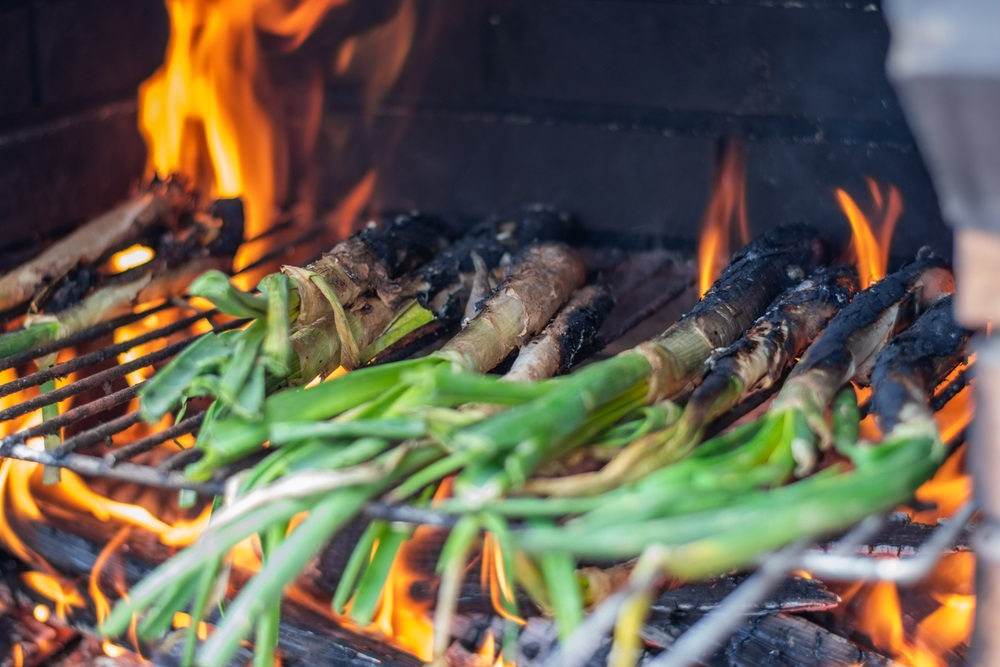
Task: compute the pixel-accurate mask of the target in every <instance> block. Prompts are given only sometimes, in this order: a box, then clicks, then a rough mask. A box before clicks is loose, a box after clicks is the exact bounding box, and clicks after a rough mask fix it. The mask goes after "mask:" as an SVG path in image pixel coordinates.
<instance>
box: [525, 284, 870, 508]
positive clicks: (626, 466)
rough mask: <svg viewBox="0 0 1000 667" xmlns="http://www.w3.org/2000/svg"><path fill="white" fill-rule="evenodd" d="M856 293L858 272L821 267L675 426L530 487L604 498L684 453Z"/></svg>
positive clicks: (725, 355) (776, 374) (723, 361)
mask: <svg viewBox="0 0 1000 667" xmlns="http://www.w3.org/2000/svg"><path fill="white" fill-rule="evenodd" d="M857 289H858V286H857V274H856V272H855V271H854V270H853V269H851V268H846V267H833V268H824V269H820V270H819V271H818V272H817V273H815V274H814V275H813V276H812V277H810V278H809V279H808V280H805V281H803V282H802V283H800V284H799V285H797V286H795V287H793V288H790V289H789V290H787V291H786V292H785V293H784V294H782V295H781V296H779V297H778V298H777V299H776V300H775V301H774V302H773V303H772V304H771V306H770V307H769V308H768V310H767V312H766V313H764V315H763V316H761V318H760V319H758V320H757V322H755V323H754V326H753V327H752V328H751V329H750V330H749V331H748V332H747V333H746V335H744V336H743V337H742V338H741V339H740V340H738V341H737V342H736V343H734V344H733V345H731V346H730V347H728V348H727V349H725V350H724V351H722V352H720V353H717V354H715V355H713V357H712V359H711V360H710V361H709V367H710V369H709V371H708V373H707V375H706V376H705V377H704V379H703V380H702V381H701V384H700V385H699V386H698V387H697V389H695V391H694V392H693V393H692V394H691V396H690V397H689V398H688V401H687V404H686V405H685V407H684V411H683V413H681V417H680V419H678V421H677V422H675V423H674V424H671V425H670V426H667V427H665V428H663V429H660V430H657V431H655V432H653V433H650V434H648V435H645V436H643V437H641V438H638V439H637V440H636V441H635V442H633V443H632V444H630V445H629V446H628V447H626V448H625V449H624V450H622V451H621V452H620V453H619V454H617V455H616V456H615V457H614V458H613V459H612V460H611V461H610V462H609V463H608V464H607V465H606V466H605V467H604V468H603V469H601V470H600V471H599V472H595V473H583V474H579V475H571V476H564V477H554V478H537V479H534V480H531V481H530V482H528V484H527V485H526V489H525V490H526V491H527V492H528V493H534V494H539V495H553V496H580V495H590V494H594V493H600V492H603V491H606V490H608V489H611V488H613V487H615V486H617V485H618V484H620V483H622V482H628V481H632V480H634V479H637V478H638V477H640V476H642V475H643V474H644V473H647V472H649V471H650V470H655V469H657V468H659V467H661V466H663V465H666V464H667V463H670V462H671V461H675V460H678V459H680V458H682V457H683V456H685V455H687V454H688V453H689V452H690V451H691V450H692V449H693V448H694V447H695V446H696V445H697V444H698V443H699V442H700V441H701V436H702V433H703V432H704V429H705V428H706V427H707V426H708V424H709V423H710V422H711V420H713V419H715V418H716V417H718V416H720V415H722V414H723V413H725V412H727V411H728V410H729V409H730V408H732V407H733V406H734V405H736V404H737V403H738V402H739V401H740V400H743V399H744V398H746V397H747V396H749V395H750V394H752V393H755V392H758V391H763V390H766V389H767V388H769V387H771V386H773V385H774V384H775V383H776V382H778V381H779V380H780V379H781V378H782V377H783V376H784V374H785V372H786V371H787V370H788V368H790V367H791V366H792V364H794V363H795V360H796V359H797V358H798V357H799V355H801V354H802V352H803V351H804V350H805V348H806V346H807V345H809V343H811V342H812V340H813V339H814V338H815V337H816V335H817V334H818V333H819V332H820V330H821V329H822V328H823V327H824V326H825V325H826V323H827V322H828V321H829V320H830V318H831V317H833V316H834V314H835V313H836V312H837V311H838V310H840V309H841V308H842V307H843V306H845V305H846V304H847V303H848V302H849V301H850V300H851V297H852V296H853V294H854V292H856V291H857Z"/></svg>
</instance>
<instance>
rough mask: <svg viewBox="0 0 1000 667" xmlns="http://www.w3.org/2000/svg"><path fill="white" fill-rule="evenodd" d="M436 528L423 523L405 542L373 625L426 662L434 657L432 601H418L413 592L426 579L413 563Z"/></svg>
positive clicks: (387, 582)
mask: <svg viewBox="0 0 1000 667" xmlns="http://www.w3.org/2000/svg"><path fill="white" fill-rule="evenodd" d="M434 532H435V531H434V529H431V528H427V527H425V526H421V527H419V528H417V529H416V530H415V531H414V532H413V537H411V538H410V539H408V540H406V541H405V542H403V544H402V546H400V548H399V552H398V553H397V554H396V558H395V560H393V562H392V568H391V569H390V570H389V576H388V577H387V578H386V582H385V589H384V590H383V592H382V600H381V601H380V603H379V609H378V612H377V613H376V615H375V621H374V623H373V625H374V626H375V628H377V629H378V630H379V631H380V632H381V633H382V634H383V635H384V636H385V637H388V638H391V639H392V642H393V643H394V644H395V645H397V646H398V647H399V648H402V649H403V650H405V651H407V652H409V653H412V654H413V655H415V656H417V658H419V659H420V660H423V661H424V662H429V661H430V660H432V659H433V658H434V627H433V624H432V623H431V618H430V609H431V604H432V602H431V600H430V599H429V598H428V599H427V600H426V601H421V600H415V599H414V598H413V597H412V595H411V591H412V590H413V588H414V585H415V584H419V583H420V582H423V581H425V580H426V575H425V574H422V573H420V572H418V571H417V570H416V569H415V568H414V567H413V566H412V565H411V563H412V562H413V560H414V556H415V555H416V554H418V553H419V550H420V549H421V546H420V545H421V543H426V539H427V537H428V536H429V535H432V534H433V533H434Z"/></svg>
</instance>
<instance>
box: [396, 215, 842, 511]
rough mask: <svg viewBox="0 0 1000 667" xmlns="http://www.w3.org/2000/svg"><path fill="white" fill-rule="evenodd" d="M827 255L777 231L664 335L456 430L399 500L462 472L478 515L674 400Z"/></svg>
mask: <svg viewBox="0 0 1000 667" xmlns="http://www.w3.org/2000/svg"><path fill="white" fill-rule="evenodd" d="M824 255H825V246H824V245H823V243H822V242H821V241H820V239H819V237H818V236H817V235H816V232H815V231H814V230H813V229H812V228H810V227H808V226H805V225H792V226H786V227H779V228H777V229H775V230H772V231H771V232H769V233H767V234H765V235H763V236H760V237H758V238H757V239H756V240H755V241H754V242H753V243H751V244H750V245H748V246H746V247H745V248H743V250H741V251H740V252H739V253H737V254H736V256H734V258H733V261H732V262H731V263H730V265H729V266H728V267H727V268H726V270H725V271H723V273H722V275H721V276H720V277H719V279H718V280H717V281H716V282H715V284H714V285H713V286H712V288H711V289H710V290H709V291H708V293H706V294H705V296H704V297H703V298H702V300H701V301H699V303H698V304H697V305H696V306H695V307H694V308H693V309H692V310H691V312H690V313H688V314H687V315H685V316H684V317H683V318H682V319H681V320H680V321H678V322H677V323H676V324H674V325H672V326H671V327H669V328H668V329H667V330H666V331H665V332H664V333H662V334H661V335H659V336H658V337H656V338H654V339H653V340H650V341H648V342H646V343H643V344H641V345H639V346H638V347H636V348H634V349H633V350H631V351H628V352H625V353H622V354H620V355H618V356H617V357H614V358H612V359H608V360H605V361H602V362H599V363H595V364H592V365H590V366H587V367H585V368H583V369H581V370H579V371H577V372H575V373H572V374H571V375H569V376H567V377H566V378H562V379H560V380H558V381H556V382H555V383H554V384H553V386H552V388H551V390H548V391H546V392H545V393H544V395H542V396H540V397H539V398H538V399H536V400H533V401H531V402H529V403H527V404H525V405H522V406H518V407H516V408H514V409H511V410H508V411H506V412H504V413H502V414H500V415H497V416H495V417H492V418H490V419H486V420H483V421H481V422H479V423H475V424H472V425H471V426H469V427H467V428H464V429H460V430H458V431H456V432H454V433H452V434H451V435H450V436H449V438H450V440H449V448H450V449H451V450H452V451H453V452H454V453H453V454H451V455H450V456H449V457H448V458H447V459H445V460H444V461H442V462H440V463H439V464H436V465H435V466H434V467H433V468H432V469H428V470H426V471H423V472H422V473H421V474H420V475H416V476H414V477H413V478H411V479H410V480H408V481H407V483H406V484H404V485H403V486H401V487H400V489H397V491H396V492H395V494H396V495H397V497H400V498H401V497H405V495H404V494H405V493H407V492H408V493H413V492H416V491H417V490H419V488H420V485H421V484H427V483H431V482H433V481H434V480H435V479H437V478H438V477H440V476H443V475H445V474H449V473H451V472H455V471H458V470H460V469H462V472H461V473H460V474H459V475H458V477H457V478H456V482H455V491H456V494H457V495H458V496H459V497H461V498H462V499H464V500H465V501H466V502H467V503H468V507H469V508H470V509H475V508H479V507H483V506H485V505H487V504H489V503H491V502H493V501H495V500H496V499H497V498H499V497H500V496H502V495H503V494H504V493H506V492H507V491H508V490H510V489H512V488H516V487H518V486H520V485H521V484H523V483H524V482H525V481H526V480H527V479H529V478H530V477H531V476H532V475H533V474H534V472H535V470H537V469H538V467H539V466H540V465H542V464H543V463H545V462H547V461H551V460H555V459H558V458H559V457H561V456H562V455H564V454H565V453H566V452H567V451H568V450H570V449H572V448H573V447H575V446H578V445H580V444H582V443H584V442H586V441H587V440H588V439H589V438H590V437H591V436H592V435H594V434H595V433H598V432H600V431H602V430H604V429H606V428H608V427H610V426H611V425H613V424H615V423H616V422H617V421H619V420H620V419H621V418H623V417H625V416H626V415H628V414H629V413H631V412H633V411H634V410H636V409H637V408H640V407H641V406H642V405H643V404H646V403H651V402H655V401H659V400H664V399H668V398H672V397H674V396H676V395H677V394H679V393H680V392H681V391H683V390H684V388H685V387H686V386H687V385H688V384H689V383H690V382H691V381H692V380H694V379H695V378H696V377H697V376H698V375H699V374H700V372H701V369H702V367H703V365H704V363H705V360H706V359H708V357H709V356H710V355H711V353H712V351H713V350H715V349H717V348H719V347H725V346H727V345H729V344H731V343H732V342H733V341H734V340H736V338H737V337H739V336H740V335H741V334H742V333H743V332H744V331H745V330H746V328H747V327H749V326H750V324H751V323H752V322H753V320H754V319H756V317H757V316H759V315H760V314H761V313H762V312H763V311H764V310H765V308H766V307H767V305H768V304H769V303H770V302H771V301H772V300H773V299H774V298H775V297H776V296H777V295H778V294H779V293H781V292H782V291H783V290H784V289H785V288H787V287H788V286H790V285H793V284H795V283H797V282H799V281H801V280H802V278H803V277H804V275H806V274H807V273H810V272H812V270H813V269H814V267H815V266H816V264H817V263H819V262H820V261H821V260H822V259H823V257H824Z"/></svg>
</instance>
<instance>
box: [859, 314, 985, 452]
mask: <svg viewBox="0 0 1000 667" xmlns="http://www.w3.org/2000/svg"><path fill="white" fill-rule="evenodd" d="M970 335H971V332H970V331H968V330H967V329H965V328H963V327H962V326H960V325H959V324H958V322H956V321H955V303H954V297H952V296H951V295H949V296H945V297H943V298H942V299H941V300H940V301H938V302H937V303H936V304H934V305H933V306H932V307H931V308H930V309H929V310H927V312H925V313H924V314H923V315H921V316H920V317H919V318H918V319H917V321H916V322H915V323H914V324H913V326H911V327H910V328H909V329H907V330H906V331H904V332H903V333H901V334H900V335H899V336H897V337H896V339H895V340H893V341H892V343H890V344H889V345H888V346H887V347H886V349H885V350H884V351H883V352H882V353H881V354H880V355H879V357H878V359H877V360H876V362H875V367H874V369H873V371H872V375H871V380H872V403H871V411H872V413H873V414H874V415H875V417H876V419H877V420H878V425H879V428H880V429H881V431H882V433H883V434H885V437H886V438H891V437H893V436H894V434H895V433H896V431H897V429H905V428H907V427H909V428H913V427H914V426H915V425H917V424H918V423H919V425H920V427H921V428H926V427H928V426H929V427H931V428H932V429H933V430H934V431H936V427H934V426H933V424H934V421H933V412H932V411H931V409H930V407H929V405H928V401H929V397H930V395H931V394H932V393H933V391H934V388H935V387H936V386H937V383H938V382H939V381H940V380H941V379H942V378H943V377H944V376H945V375H946V374H947V373H948V372H949V371H951V369H953V368H954V367H955V366H956V365H957V364H958V363H959V361H961V360H962V358H963V357H964V355H965V344H966V343H967V342H968V340H969V336H970Z"/></svg>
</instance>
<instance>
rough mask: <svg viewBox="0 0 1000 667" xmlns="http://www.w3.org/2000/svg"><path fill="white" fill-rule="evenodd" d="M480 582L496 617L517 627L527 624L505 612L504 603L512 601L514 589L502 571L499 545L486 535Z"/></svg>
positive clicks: (502, 565)
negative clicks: (484, 588)
mask: <svg viewBox="0 0 1000 667" xmlns="http://www.w3.org/2000/svg"><path fill="white" fill-rule="evenodd" d="M481 581H482V582H483V586H484V587H488V588H489V591H490V602H492V603H493V611H495V612H496V613H497V614H498V615H500V616H502V617H503V618H506V619H507V620H509V621H513V622H515V623H517V624H518V625H524V624H525V623H527V621H525V620H524V619H523V618H521V617H519V616H515V615H513V614H511V613H510V612H509V611H507V610H506V608H505V607H504V602H505V601H506V602H507V603H511V602H513V601H514V589H513V587H512V586H511V585H510V581H509V578H508V576H507V572H506V571H505V569H504V562H503V554H502V553H501V551H500V543H499V542H498V541H497V540H496V538H495V537H494V536H493V535H492V534H490V533H487V534H486V536H485V537H484V538H483V566H482V576H481Z"/></svg>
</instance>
